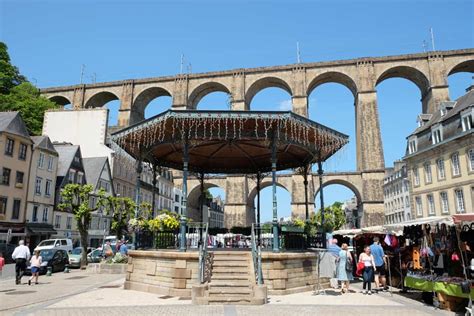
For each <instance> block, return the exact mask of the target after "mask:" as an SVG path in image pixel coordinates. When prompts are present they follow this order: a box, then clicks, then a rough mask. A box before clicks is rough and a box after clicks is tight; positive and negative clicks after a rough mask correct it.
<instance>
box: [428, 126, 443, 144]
mask: <svg viewBox="0 0 474 316" xmlns="http://www.w3.org/2000/svg"><path fill="white" fill-rule="evenodd" d="M442 140H443V133H442V130H441V126H438V127H436V128H432V130H431V143H432V144H433V145H434V144H437V143H440V142H441V141H442Z"/></svg>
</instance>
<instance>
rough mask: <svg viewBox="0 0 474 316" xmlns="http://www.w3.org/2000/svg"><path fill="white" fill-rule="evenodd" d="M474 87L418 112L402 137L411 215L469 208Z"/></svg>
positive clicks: (473, 179)
mask: <svg viewBox="0 0 474 316" xmlns="http://www.w3.org/2000/svg"><path fill="white" fill-rule="evenodd" d="M473 117H474V89H473V87H472V86H471V87H470V88H469V89H467V93H466V94H465V95H463V96H462V97H460V98H459V99H457V100H456V101H453V102H443V103H442V104H441V107H440V109H439V110H438V111H436V112H435V113H433V114H429V115H426V114H425V115H421V116H420V117H419V120H418V121H419V127H418V128H417V129H416V130H415V131H414V132H413V133H412V134H411V135H410V136H408V137H407V140H408V146H407V147H408V148H407V155H406V156H405V158H404V161H405V162H406V164H407V170H408V172H409V177H410V184H411V186H410V188H411V192H410V195H411V209H412V217H415V218H418V217H426V216H436V215H450V214H457V213H471V212H473V211H474V206H473V204H474V124H473V123H474V121H473Z"/></svg>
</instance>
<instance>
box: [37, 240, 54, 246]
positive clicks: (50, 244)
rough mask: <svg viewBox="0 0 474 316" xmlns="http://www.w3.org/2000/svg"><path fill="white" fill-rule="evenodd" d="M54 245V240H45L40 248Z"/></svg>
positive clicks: (40, 244)
mask: <svg viewBox="0 0 474 316" xmlns="http://www.w3.org/2000/svg"><path fill="white" fill-rule="evenodd" d="M52 245H54V240H43V241H42V242H40V243H39V245H38V247H43V246H52Z"/></svg>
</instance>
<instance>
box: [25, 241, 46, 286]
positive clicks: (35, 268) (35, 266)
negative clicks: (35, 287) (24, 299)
mask: <svg viewBox="0 0 474 316" xmlns="http://www.w3.org/2000/svg"><path fill="white" fill-rule="evenodd" d="M42 263H43V258H41V256H40V252H39V250H35V254H34V256H33V257H31V260H30V264H31V277H30V278H29V279H28V285H31V280H33V278H35V284H38V276H39V270H40V267H41V264H42Z"/></svg>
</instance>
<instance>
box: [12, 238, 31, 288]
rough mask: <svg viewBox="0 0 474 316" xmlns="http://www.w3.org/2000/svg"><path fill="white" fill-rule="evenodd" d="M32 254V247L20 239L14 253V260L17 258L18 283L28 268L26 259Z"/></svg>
mask: <svg viewBox="0 0 474 316" xmlns="http://www.w3.org/2000/svg"><path fill="white" fill-rule="evenodd" d="M30 257H31V254H30V249H29V248H28V247H27V246H25V241H24V240H20V242H19V243H18V247H16V248H15V250H14V251H13V254H12V258H13V260H15V262H16V264H15V272H16V284H20V283H21V277H22V276H23V273H25V270H26V261H27V260H30Z"/></svg>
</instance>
